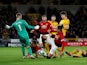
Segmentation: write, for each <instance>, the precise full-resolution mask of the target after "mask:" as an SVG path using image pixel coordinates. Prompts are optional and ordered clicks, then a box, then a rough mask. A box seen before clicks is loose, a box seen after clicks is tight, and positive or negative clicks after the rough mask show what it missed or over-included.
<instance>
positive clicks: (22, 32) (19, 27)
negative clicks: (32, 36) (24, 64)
mask: <svg viewBox="0 0 87 65" xmlns="http://www.w3.org/2000/svg"><path fill="white" fill-rule="evenodd" d="M13 27H14V28H15V29H16V31H17V34H18V37H19V39H20V42H21V44H22V54H23V58H27V56H28V55H29V58H34V56H33V55H32V49H31V47H30V42H29V36H28V32H27V31H26V28H28V29H39V26H38V25H37V26H31V25H28V23H27V22H26V21H25V20H23V19H22V14H21V13H17V14H16V21H15V22H14V23H13V24H12V25H11V26H9V25H6V28H7V29H10V28H13ZM24 47H27V49H28V55H27V56H25V48H24Z"/></svg>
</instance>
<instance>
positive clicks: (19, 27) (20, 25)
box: [11, 19, 34, 39]
mask: <svg viewBox="0 0 87 65" xmlns="http://www.w3.org/2000/svg"><path fill="white" fill-rule="evenodd" d="M12 27H14V28H15V29H16V31H17V34H18V37H19V38H20V39H23V38H26V37H27V38H28V32H27V31H26V28H28V29H34V26H31V25H28V23H27V22H26V21H25V20H22V19H21V20H16V21H15V22H14V23H13V24H12V25H11V28H12Z"/></svg>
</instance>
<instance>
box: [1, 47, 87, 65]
mask: <svg viewBox="0 0 87 65" xmlns="http://www.w3.org/2000/svg"><path fill="white" fill-rule="evenodd" d="M75 48H77V47H66V48H65V50H69V51H71V50H73V49H75ZM78 48H81V49H87V47H78ZM0 65H87V58H83V57H81V58H72V57H69V56H67V55H66V54H64V56H63V57H62V58H60V57H58V58H52V59H46V58H44V57H40V58H37V59H23V58H22V53H21V48H20V47H18V48H10V47H0Z"/></svg>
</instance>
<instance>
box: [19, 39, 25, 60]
mask: <svg viewBox="0 0 87 65" xmlns="http://www.w3.org/2000/svg"><path fill="white" fill-rule="evenodd" d="M20 42H21V44H22V55H23V58H25V44H24V42H23V40H20Z"/></svg>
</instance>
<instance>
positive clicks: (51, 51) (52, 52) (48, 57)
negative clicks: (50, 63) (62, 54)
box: [47, 46, 58, 59]
mask: <svg viewBox="0 0 87 65" xmlns="http://www.w3.org/2000/svg"><path fill="white" fill-rule="evenodd" d="M57 48H58V47H57V46H52V47H51V50H50V52H49V54H48V56H47V59H50V58H51V57H52V56H53V55H54V53H55V51H56V50H57Z"/></svg>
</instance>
